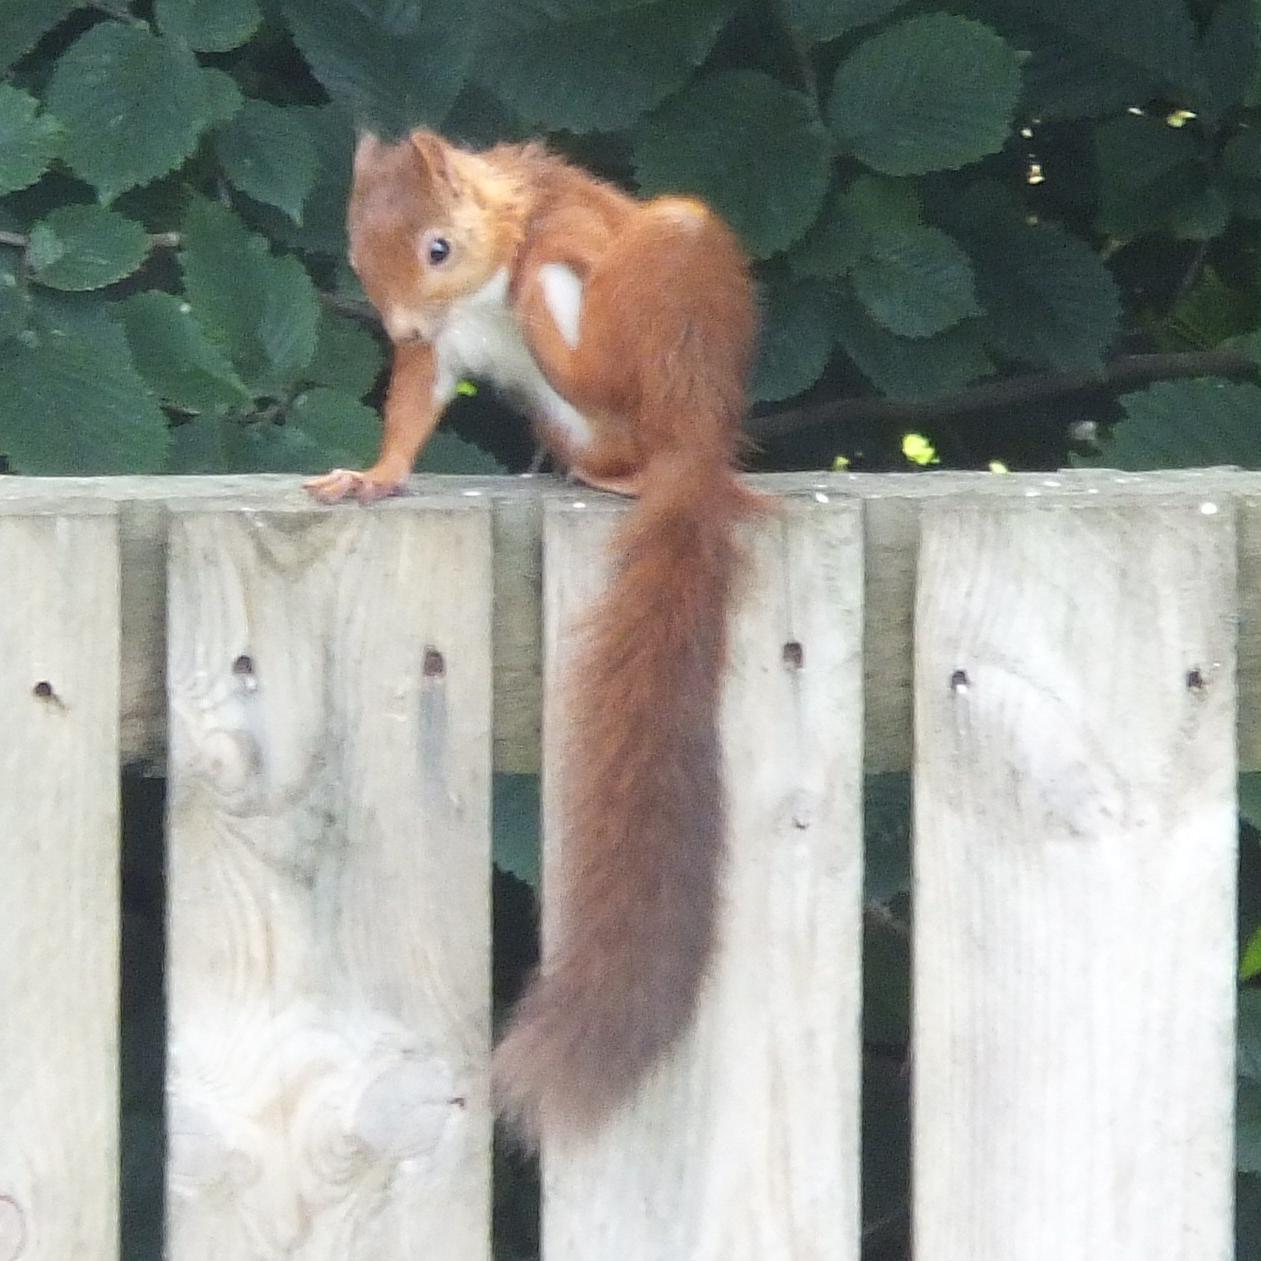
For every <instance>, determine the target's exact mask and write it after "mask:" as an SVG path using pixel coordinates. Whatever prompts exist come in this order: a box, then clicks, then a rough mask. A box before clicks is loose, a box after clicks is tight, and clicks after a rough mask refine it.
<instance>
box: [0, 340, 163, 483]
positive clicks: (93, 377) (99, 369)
mask: <svg viewBox="0 0 1261 1261" xmlns="http://www.w3.org/2000/svg"><path fill="white" fill-rule="evenodd" d="M0 378H2V379H3V380H4V389H3V390H0V452H3V453H4V454H5V455H6V456H7V457H8V459H9V462H10V464H11V465H12V467H13V469H14V471H15V472H20V473H31V474H41V475H46V474H91V475H95V474H102V473H152V472H157V471H158V470H159V469H160V468H161V467H162V464H163V460H164V458H165V454H166V444H167V429H166V419H165V417H164V416H163V415H162V412H161V410H160V409H159V408H158V406H157V404H156V403H155V402H154V401H153V398H152V397H151V395H150V394H149V392H148V390H147V389H146V388H145V385H144V382H143V381H141V379H140V377H139V376H138V375H137V374H136V372H135V370H134V369H133V368H132V366H131V364H130V363H129V362H128V361H127V360H126V358H125V357H124V356H110V355H102V354H101V353H100V348H99V347H98V346H97V345H95V344H93V343H92V342H89V341H85V340H82V339H80V338H78V337H74V336H66V337H55V336H44V337H41V338H39V340H38V341H37V342H36V344H34V345H26V344H24V343H23V342H20V341H16V340H11V341H8V342H6V343H4V344H3V345H0Z"/></svg>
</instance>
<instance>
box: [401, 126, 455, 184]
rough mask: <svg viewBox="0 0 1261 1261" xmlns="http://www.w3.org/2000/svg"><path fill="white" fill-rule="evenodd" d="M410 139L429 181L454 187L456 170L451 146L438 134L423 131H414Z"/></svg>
mask: <svg viewBox="0 0 1261 1261" xmlns="http://www.w3.org/2000/svg"><path fill="white" fill-rule="evenodd" d="M410 139H411V142H412V148H413V149H415V151H416V157H417V159H418V160H419V162H420V166H421V169H422V170H423V171H424V173H425V174H426V175H427V176H428V177H429V179H431V180H432V181H434V182H435V183H443V184H448V185H451V186H454V184H455V170H454V165H453V163H452V160H451V158H452V153H451V146H450V145H449V144H447V142H446V141H445V140H443V138H442V137H441V136H439V135H438V134H437V133H436V132H433V131H426V130H423V129H422V130H420V131H413V132H412V134H411V137H410Z"/></svg>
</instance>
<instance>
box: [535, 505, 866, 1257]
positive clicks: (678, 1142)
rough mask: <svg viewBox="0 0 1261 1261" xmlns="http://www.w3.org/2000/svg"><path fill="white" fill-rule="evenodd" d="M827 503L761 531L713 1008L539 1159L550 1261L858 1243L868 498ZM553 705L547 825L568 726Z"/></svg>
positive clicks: (735, 751)
mask: <svg viewBox="0 0 1261 1261" xmlns="http://www.w3.org/2000/svg"><path fill="white" fill-rule="evenodd" d="M819 499H820V500H824V501H825V502H822V503H820V502H816V501H815V500H814V499H807V500H796V501H793V500H789V501H786V502H785V503H784V504H783V505H782V510H781V514H780V515H779V516H777V517H776V518H774V519H773V520H771V521H768V522H767V523H765V525H764V526H762V527H761V528H759V529H758V530H757V531H756V532H753V533H752V534H751V537H750V554H749V563H748V566H747V571H746V573H745V575H744V577H743V582H744V587H745V590H744V596H743V601H742V607H741V610H740V614H739V616H738V618H737V619H736V622H735V625H734V628H733V634H732V648H731V666H730V673H729V682H728V686H727V690H726V697H725V700H724V716H723V737H724V748H725V756H726V762H727V776H728V784H729V801H730V832H731V840H730V848H731V860H730V863H729V868H728V871H727V877H726V885H725V903H726V905H725V908H724V919H723V926H722V945H721V949H720V954H719V958H718V960H717V962H716V965H715V967H714V970H713V974H712V976H711V978H710V983H709V985H708V988H707V992H706V994H705V996H704V1001H703V1005H702V1011H701V1013H700V1017H699V1020H698V1022H697V1025H696V1028H695V1029H694V1031H693V1034H692V1036H690V1037H689V1038H688V1040H687V1042H686V1044H685V1045H684V1046H683V1047H682V1048H681V1049H680V1051H679V1053H678V1055H677V1056H676V1057H675V1059H674V1061H673V1062H672V1063H671V1064H669V1065H668V1066H666V1067H665V1069H664V1070H663V1071H661V1072H660V1073H658V1074H657V1075H656V1077H655V1078H654V1079H653V1080H652V1081H651V1082H650V1084H649V1085H648V1087H647V1088H646V1089H645V1090H644V1091H643V1092H642V1093H641V1095H640V1096H639V1097H638V1098H637V1099H636V1100H635V1102H634V1104H633V1106H632V1107H631V1108H629V1109H628V1110H626V1111H625V1112H624V1113H623V1114H622V1115H620V1116H619V1117H617V1118H615V1120H614V1122H613V1124H611V1125H610V1126H609V1127H608V1128H607V1129H606V1130H604V1131H602V1132H601V1133H600V1134H599V1135H598V1136H597V1137H596V1138H595V1139H594V1140H593V1141H589V1142H588V1141H584V1142H582V1143H575V1144H570V1145H566V1146H564V1147H553V1148H551V1149H549V1150H547V1151H545V1152H544V1170H545V1198H544V1248H543V1256H544V1258H545V1261H590V1259H591V1258H595V1257H600V1258H614V1257H615V1258H617V1259H618V1261H679V1259H680V1258H684V1257H686V1258H687V1259H688V1261H767V1259H768V1258H772V1257H773V1258H776V1259H777V1261H779V1259H782V1261H816V1259H817V1261H846V1258H856V1257H857V1256H858V1238H859V1204H858V1200H859V1195H858V1170H859V1166H858V1100H859V1073H860V1046H859V1016H860V1006H861V999H860V984H859V964H860V960H859V950H860V946H859V943H860V941H861V882H862V840H861V837H862V831H861V792H860V784H861V773H862V749H861V729H862V697H861V637H862V537H861V535H862V531H861V516H860V510H859V508H858V506H857V505H856V504H853V503H838V502H832V503H827V502H826V496H823V495H820V496H819ZM581 502H582V501H581V500H578V501H576V502H570V503H559V502H558V503H553V504H549V505H548V510H547V515H546V522H545V540H546V547H545V575H546V592H545V601H544V603H545V609H546V623H547V625H546V635H545V640H546V645H547V655H546V659H547V661H548V663H549V665H548V669H549V672H550V676H551V677H553V678H556V679H557V680H558V686H561V687H563V686H564V673H565V668H566V667H565V663H566V659H567V656H568V649H569V646H570V644H571V642H572V631H573V626H574V622H575V620H576V619H578V618H581V617H582V615H583V613H584V612H585V611H586V610H587V609H588V608H589V607H590V600H591V597H592V594H593V591H594V590H595V588H596V586H597V584H598V583H599V582H600V580H601V576H602V574H603V572H604V566H605V557H604V547H605V543H606V541H607V538H608V535H609V526H610V524H611V522H612V520H613V519H614V518H615V516H616V515H617V514H616V513H615V512H614V511H612V510H610V508H609V507H608V505H607V504H605V503H602V502H600V503H597V502H592V503H590V504H587V505H585V506H579V505H580V504H581ZM787 645H799V649H797V648H788V649H787V650H786V646H787ZM798 651H799V652H800V664H799V665H797V664H796V663H797V660H798V657H797V654H798ZM579 686H581V683H579ZM553 702H554V690H549V695H548V703H549V707H550V706H552V704H553ZM548 714H549V719H548V731H547V747H548V750H549V752H548V755H547V757H545V760H544V773H545V779H546V790H545V799H546V807H545V817H546V818H547V819H549V820H554V819H555V817H556V809H555V803H556V801H557V799H558V797H557V794H558V786H559V782H560V776H561V775H563V773H564V771H563V766H561V765H558V758H559V752H560V749H561V746H562V745H563V740H564V732H563V731H562V730H559V729H558V728H559V726H560V708H559V706H557V707H556V708H549V710H548ZM557 832H558V829H557V828H555V827H552V828H550V829H548V839H547V842H546V848H545V860H546V861H550V862H554V861H555V859H556V857H557V854H558V852H559V847H560V846H561V845H562V844H563V838H562V837H560V836H559V835H557ZM545 885H546V880H545ZM546 933H547V904H546V896H545V898H544V937H545V940H546Z"/></svg>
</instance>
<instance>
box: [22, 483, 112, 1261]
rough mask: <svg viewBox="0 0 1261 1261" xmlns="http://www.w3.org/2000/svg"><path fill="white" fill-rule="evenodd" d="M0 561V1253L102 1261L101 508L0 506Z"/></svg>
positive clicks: (108, 678)
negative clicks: (0, 862) (0, 869)
mask: <svg viewBox="0 0 1261 1261" xmlns="http://www.w3.org/2000/svg"><path fill="white" fill-rule="evenodd" d="M0 573H3V574H4V592H3V594H2V595H0V713H2V714H3V715H4V721H3V723H2V724H0V784H3V791H2V792H0V845H2V846H3V855H4V873H3V876H0V927H2V928H3V931H4V935H5V939H4V943H3V949H0V1117H3V1122H2V1124H3V1137H2V1138H0V1257H3V1258H5V1259H6V1261H7V1259H8V1258H17V1257H21V1258H23V1261H26V1259H27V1258H30V1259H31V1261H62V1259H63V1258H70V1257H73V1258H75V1261H114V1259H115V1258H117V1256H118V1075H117V1051H118V1032H117V1024H118V916H119V906H118V861H119V849H118V840H119V835H118V690H119V689H118V652H119V647H118V644H119V640H118V617H119V599H118V524H117V519H116V517H115V514H114V512H113V511H112V510H109V509H107V510H104V511H101V510H96V509H93V510H87V508H86V507H85V508H84V509H82V510H70V509H68V508H67V509H65V510H63V511H61V512H58V513H54V512H52V511H51V510H50V511H49V512H47V513H46V514H39V513H34V512H32V513H31V514H30V515H26V514H22V513H20V512H19V513H14V512H6V513H0ZM41 685H42V686H41ZM37 688H38V690H36V689H37Z"/></svg>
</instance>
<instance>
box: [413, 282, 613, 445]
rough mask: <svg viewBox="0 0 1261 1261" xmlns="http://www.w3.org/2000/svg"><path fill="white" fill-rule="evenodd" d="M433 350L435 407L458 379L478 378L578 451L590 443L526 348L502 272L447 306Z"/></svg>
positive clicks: (584, 425)
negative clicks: (474, 291)
mask: <svg viewBox="0 0 1261 1261" xmlns="http://www.w3.org/2000/svg"><path fill="white" fill-rule="evenodd" d="M564 270H566V271H568V270H569V269H568V268H565V269H564ZM571 275H572V273H571ZM577 279H578V278H577V276H574V280H575V281H577ZM579 290H580V291H581V286H579ZM549 305H550V303H549ZM433 348H434V359H435V361H436V366H437V375H436V378H435V380H434V401H435V402H436V403H438V404H439V405H440V406H441V405H444V404H446V403H449V402H450V401H451V399H452V398H453V397H454V396H455V387H456V386H457V385H458V384H459V382H460V380H461V379H462V378H464V377H481V378H482V379H483V380H487V381H491V382H493V383H494V384H495V385H496V386H497V387H498V388H499V389H500V390H502V391H503V392H504V393H505V394H507V395H509V396H510V397H512V398H513V399H515V400H516V401H517V402H518V403H519V405H520V406H521V407H522V408H524V409H525V411H526V412H527V413H529V415H530V416H532V417H533V418H534V419H536V420H539V421H541V422H543V423H544V424H550V425H554V426H556V428H558V429H560V430H561V431H562V432H563V433H564V434H565V436H566V438H567V439H568V440H569V442H570V443H571V444H573V445H574V446H576V447H578V448H582V447H585V446H586V445H587V444H588V443H589V442H590V441H591V426H590V424H588V422H587V418H586V417H585V416H583V414H582V413H581V412H580V411H578V409H577V408H576V407H574V406H573V404H572V403H569V402H567V401H566V400H565V399H563V398H561V396H560V395H559V394H557V393H556V391H555V390H554V389H552V387H551V385H550V384H548V381H547V378H546V377H544V375H543V373H542V372H541V371H540V370H539V366H538V364H537V363H536V362H535V361H534V356H533V355H531V354H530V350H529V347H527V346H526V344H525V338H524V336H523V335H522V333H521V325H520V323H519V322H518V320H517V316H516V312H515V311H513V309H512V307H511V306H510V305H509V304H508V271H507V268H501V269H500V270H499V271H497V272H496V273H495V274H494V275H493V276H492V277H491V278H490V279H489V280H488V281H487V282H486V283H485V284H484V285H483V286H482V287H481V288H480V289H478V290H477V292H476V293H471V294H469V296H468V297H467V298H462V299H461V300H460V301H459V302H455V303H453V304H452V305H451V307H450V309H449V310H448V311H447V314H446V318H445V319H444V320H443V321H442V326H441V327H440V328H439V329H438V331H437V333H436V334H435V335H434V338H433Z"/></svg>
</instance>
